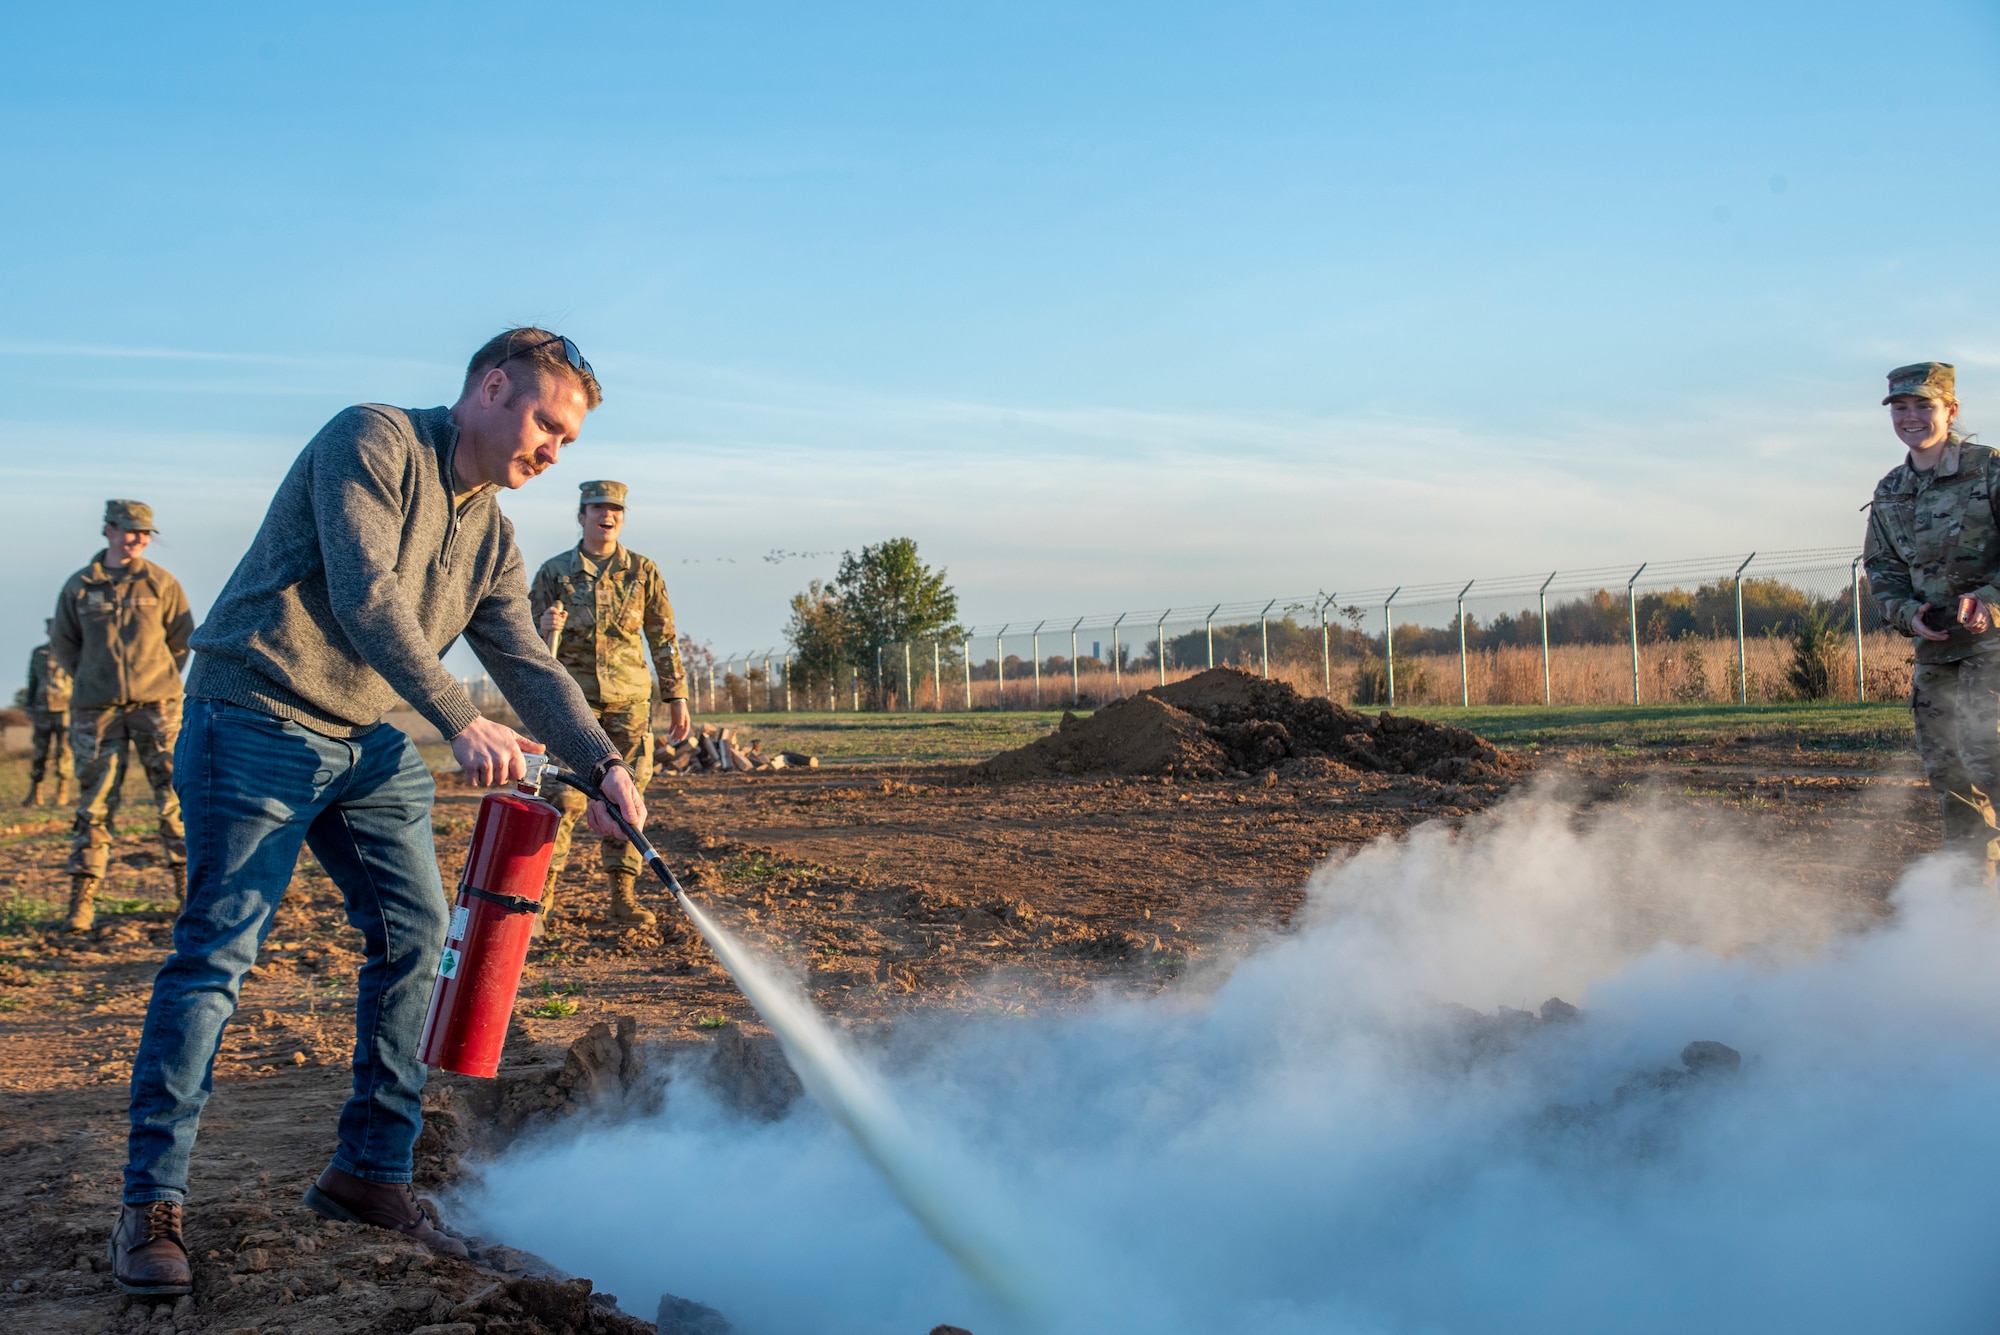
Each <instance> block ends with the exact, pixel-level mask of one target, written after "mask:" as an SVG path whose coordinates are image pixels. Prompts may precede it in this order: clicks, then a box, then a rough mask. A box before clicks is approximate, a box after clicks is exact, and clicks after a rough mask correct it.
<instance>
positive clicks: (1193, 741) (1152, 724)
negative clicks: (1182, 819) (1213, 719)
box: [972, 691, 1229, 781]
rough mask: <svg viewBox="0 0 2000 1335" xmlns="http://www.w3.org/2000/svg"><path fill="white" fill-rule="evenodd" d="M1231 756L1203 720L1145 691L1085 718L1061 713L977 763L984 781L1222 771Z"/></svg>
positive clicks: (1206, 773) (974, 767)
mask: <svg viewBox="0 0 2000 1335" xmlns="http://www.w3.org/2000/svg"><path fill="white" fill-rule="evenodd" d="M1228 768H1229V757H1228V756H1226V755H1224V754H1223V751H1222V748H1221V747H1220V746H1218V745H1216V743H1215V740H1214V739H1213V738H1212V737H1210V736H1209V729H1208V728H1207V727H1206V726H1204V725H1203V723H1202V721H1201V720H1200V719H1198V718H1196V717H1195V716H1194V715H1192V714H1190V713H1188V712H1187V711H1186V710H1183V709H1176V708H1175V707H1174V706H1172V705H1170V704H1167V703H1166V702H1165V701H1163V700H1158V699H1155V698H1154V696H1153V693H1152V692H1150V691H1148V692H1146V693H1145V694H1144V695H1134V696H1130V697H1128V698H1126V699H1124V700H1117V701H1114V702H1112V703H1111V704H1108V705H1106V706H1105V707H1104V708H1102V709H1100V710H1098V711H1097V712H1096V713H1095V714H1092V715H1090V716H1089V717H1088V718H1078V717H1077V716H1076V715H1075V714H1070V713H1065V714H1064V715H1063V720H1062V725H1061V726H1060V727H1058V728H1057V729H1056V730H1055V731H1054V732H1052V733H1050V734H1049V735H1048V736H1046V737H1038V738H1036V739H1035V740H1034V741H1032V742H1030V743H1028V744H1027V745H1026V746H1023V747H1018V748H1016V749H1015V750H1012V751H1002V752H1001V753H1000V754H999V755H997V756H995V757H993V759H991V760H988V761H985V762H983V763H981V764H978V765H975V766H973V768H972V772H973V774H975V775H976V776H978V777H979V778H982V779H1000V780H1003V781H1004V780H1009V779H1039V778H1047V777H1049V776H1050V775H1052V774H1187V775H1213V774H1220V773H1222V772H1223V771H1224V770H1226V769H1228Z"/></svg>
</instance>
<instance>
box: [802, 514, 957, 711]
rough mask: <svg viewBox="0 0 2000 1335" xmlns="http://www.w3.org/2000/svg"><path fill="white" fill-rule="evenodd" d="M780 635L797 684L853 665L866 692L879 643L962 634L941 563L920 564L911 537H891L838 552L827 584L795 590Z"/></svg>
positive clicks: (828, 677) (833, 676)
mask: <svg viewBox="0 0 2000 1335" xmlns="http://www.w3.org/2000/svg"><path fill="white" fill-rule="evenodd" d="M786 635H787V638H788V639H789V640H790V641H791V645H792V671H793V674H794V676H795V677H796V678H797V679H798V680H799V681H800V682H801V683H802V684H805V685H818V684H823V683H827V682H833V681H835V680H837V679H839V678H840V676H841V674H842V673H843V672H844V670H845V669H847V668H853V669H855V670H857V671H858V672H860V673H861V679H862V680H863V681H864V682H867V683H871V685H870V688H869V693H870V696H871V698H872V697H873V694H874V688H873V686H872V683H873V682H874V673H875V651H876V650H877V649H878V648H882V647H886V646H888V645H894V644H902V643H904V642H906V641H911V640H930V639H949V640H954V641H955V640H957V639H959V638H961V632H960V630H959V627H958V594H957V593H956V592H954V591H953V589H952V587H951V585H950V584H948V583H947V582H946V580H945V572H944V571H943V570H934V569H932V568H931V567H929V566H927V565H925V564H924V562H923V559H922V558H921V557H920V556H919V555H918V554H917V544H916V542H915V540H914V539H911V538H890V539H888V540H887V541H885V542H878V543H876V544H874V545H873V546H870V547H863V548H862V549H861V551H860V552H859V553H855V552H844V553H842V554H841V558H840V569H839V571H838V572H837V573H836V574H835V575H834V577H833V580H832V582H831V583H821V582H820V581H819V580H814V581H813V582H812V583H811V584H810V585H809V586H808V587H807V588H806V590H805V591H804V592H803V593H799V594H796V595H794V596H793V598H792V619H791V625H790V626H789V628H788V629H787V632H786ZM890 686H891V683H887V682H885V683H883V687H884V688H885V689H888V688H889V687H890Z"/></svg>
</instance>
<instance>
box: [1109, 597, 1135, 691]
mask: <svg viewBox="0 0 2000 1335" xmlns="http://www.w3.org/2000/svg"><path fill="white" fill-rule="evenodd" d="M1131 615H1132V614H1131V613H1130V612H1120V613H1119V614H1118V619H1117V620H1116V621H1114V622H1112V623H1111V693H1112V694H1113V695H1115V696H1117V697H1118V698H1119V699H1120V700H1123V699H1124V698H1125V665H1124V664H1123V663H1121V662H1119V661H1118V628H1119V627H1120V626H1122V625H1124V624H1125V618H1126V617H1128V616H1131Z"/></svg>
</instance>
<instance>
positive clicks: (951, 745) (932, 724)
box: [697, 709, 1062, 765]
mask: <svg viewBox="0 0 2000 1335" xmlns="http://www.w3.org/2000/svg"><path fill="white" fill-rule="evenodd" d="M697 722H698V723H708V724H713V725H719V726H721V727H725V728H734V729H735V730H736V733H737V735H738V736H740V737H749V738H754V739H756V741H757V744H758V745H759V746H760V747H761V748H762V749H763V750H764V752H765V753H766V754H767V755H768V754H769V753H771V752H773V751H803V752H805V753H806V754H807V755H811V756H818V757H819V762H820V764H822V765H866V764H881V763H884V762H902V763H904V764H915V765H963V764H969V763H971V762H973V761H978V760H984V759H986V758H987V757H988V756H992V755H996V754H998V753H999V752H1001V751H1006V750H1009V749H1011V748H1013V747H1016V746H1021V745H1024V744H1025V743H1028V742H1031V741H1033V740H1034V739H1035V738H1037V737H1040V736H1041V735H1042V734H1043V733H1046V732H1048V731H1049V730H1050V729H1052V728H1054V727H1055V726H1056V724H1058V723H1060V722H1062V711H1061V710H1059V709H1042V710H1022V711H1019V712H1016V711H1013V710H1009V711H1007V712H1006V713H1000V712H998V711H991V710H981V711H975V712H973V713H969V714H968V713H963V712H961V713H946V714H931V713H921V712H920V713H914V714H869V713H860V714H850V713H847V712H844V711H842V712H837V713H831V714H828V713H811V714H808V713H791V714H785V713H775V714H706V715H703V716H702V717H701V718H700V719H698V720H697Z"/></svg>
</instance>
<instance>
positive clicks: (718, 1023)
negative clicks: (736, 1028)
mask: <svg viewBox="0 0 2000 1335" xmlns="http://www.w3.org/2000/svg"><path fill="white" fill-rule="evenodd" d="M728 1023H729V1017H728V1016H727V1015H703V1016H699V1017H697V1018H696V1020H695V1024H697V1025H699V1026H700V1027H701V1028H703V1029H720V1028H722V1026H723V1025H725V1024H728Z"/></svg>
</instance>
